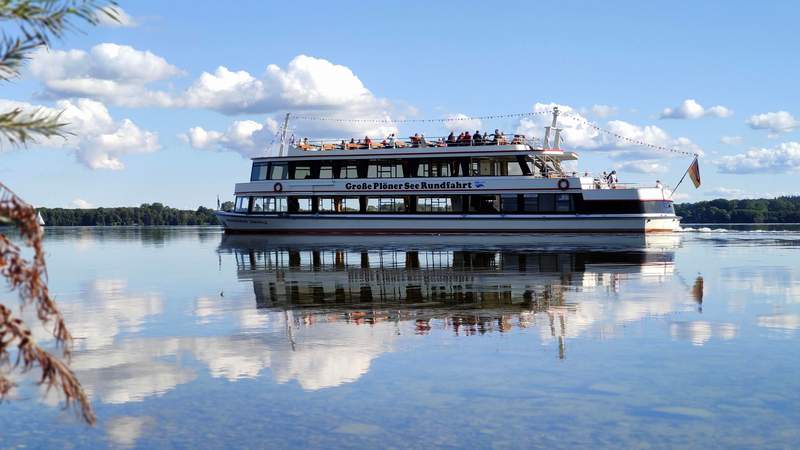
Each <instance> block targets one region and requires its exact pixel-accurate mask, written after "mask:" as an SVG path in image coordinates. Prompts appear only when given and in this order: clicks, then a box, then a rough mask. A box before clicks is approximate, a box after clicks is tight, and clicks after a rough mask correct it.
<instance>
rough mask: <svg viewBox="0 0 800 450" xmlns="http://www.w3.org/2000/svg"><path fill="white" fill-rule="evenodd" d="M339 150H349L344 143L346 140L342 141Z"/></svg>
mask: <svg viewBox="0 0 800 450" xmlns="http://www.w3.org/2000/svg"><path fill="white" fill-rule="evenodd" d="M339 148H340V149H342V150H344V149H346V148H347V143H346V142H345V141H344V139H342V143H341V144H339Z"/></svg>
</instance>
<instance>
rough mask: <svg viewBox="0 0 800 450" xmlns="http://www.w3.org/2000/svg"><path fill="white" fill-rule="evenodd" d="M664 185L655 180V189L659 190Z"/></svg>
mask: <svg viewBox="0 0 800 450" xmlns="http://www.w3.org/2000/svg"><path fill="white" fill-rule="evenodd" d="M663 187H664V185H662V184H661V180H656V188H658V189H661V188H663Z"/></svg>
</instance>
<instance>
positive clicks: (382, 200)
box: [367, 197, 406, 212]
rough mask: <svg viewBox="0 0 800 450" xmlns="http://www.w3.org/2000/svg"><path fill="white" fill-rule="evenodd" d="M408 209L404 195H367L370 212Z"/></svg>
mask: <svg viewBox="0 0 800 450" xmlns="http://www.w3.org/2000/svg"><path fill="white" fill-rule="evenodd" d="M405 210H406V203H405V201H404V199H403V197H367V211H368V212H402V211H405Z"/></svg>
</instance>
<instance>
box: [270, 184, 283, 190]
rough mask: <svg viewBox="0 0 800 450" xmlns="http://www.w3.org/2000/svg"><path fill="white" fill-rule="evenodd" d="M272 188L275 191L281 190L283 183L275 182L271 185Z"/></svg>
mask: <svg viewBox="0 0 800 450" xmlns="http://www.w3.org/2000/svg"><path fill="white" fill-rule="evenodd" d="M272 190H273V191H275V192H281V191H283V185H282V184H280V183H275V185H274V186H272Z"/></svg>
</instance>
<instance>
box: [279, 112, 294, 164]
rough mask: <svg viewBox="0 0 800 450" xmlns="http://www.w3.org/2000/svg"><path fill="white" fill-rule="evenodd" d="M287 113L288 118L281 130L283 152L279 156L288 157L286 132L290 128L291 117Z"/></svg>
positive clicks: (284, 120) (285, 119)
mask: <svg viewBox="0 0 800 450" xmlns="http://www.w3.org/2000/svg"><path fill="white" fill-rule="evenodd" d="M290 114H291V113H286V118H284V119H283V128H282V129H281V150H280V153H278V156H286V154H285V153H284V149H285V148H286V130H287V129H288V128H289V115H290Z"/></svg>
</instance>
